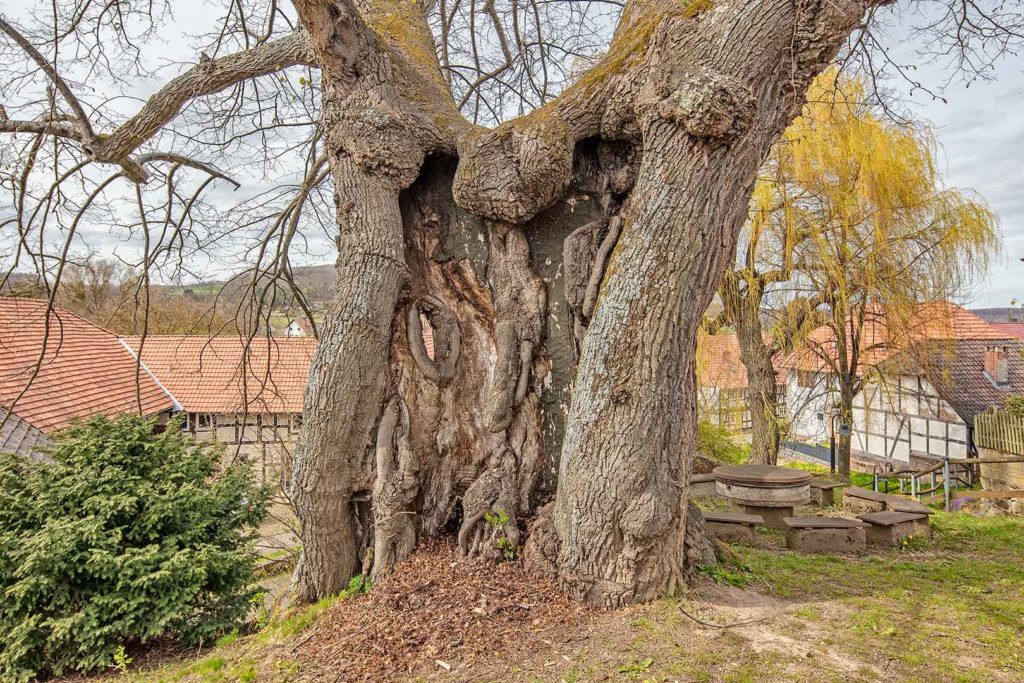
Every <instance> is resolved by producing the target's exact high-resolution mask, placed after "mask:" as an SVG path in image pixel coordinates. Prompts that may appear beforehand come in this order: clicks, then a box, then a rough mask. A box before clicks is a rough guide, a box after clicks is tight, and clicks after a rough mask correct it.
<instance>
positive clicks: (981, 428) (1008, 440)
mask: <svg viewBox="0 0 1024 683" xmlns="http://www.w3.org/2000/svg"><path fill="white" fill-rule="evenodd" d="M974 443H975V444H977V445H978V446H980V447H982V448H991V449H993V450H996V451H1002V452H1003V453H1015V454H1017V455H1024V420H1021V419H1020V418H1018V417H1016V416H1014V415H1010V414H1009V413H1004V412H999V411H995V410H989V411H986V412H984V413H982V414H981V415H977V416H976V417H975V418H974Z"/></svg>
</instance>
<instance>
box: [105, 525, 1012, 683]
mask: <svg viewBox="0 0 1024 683" xmlns="http://www.w3.org/2000/svg"><path fill="white" fill-rule="evenodd" d="M932 525H933V528H934V537H933V538H932V539H930V540H925V539H914V540H911V541H910V542H909V543H908V544H907V545H906V546H905V547H903V548H900V549H894V550H891V551H887V552H885V553H879V554H874V555H865V556H861V557H835V556H829V555H800V554H796V553H791V552H789V551H787V550H785V549H783V548H781V547H780V545H781V543H782V537H781V534H778V533H773V532H768V533H766V534H763V537H762V540H761V541H760V545H759V546H758V547H741V546H732V549H733V550H734V552H735V556H734V557H733V558H731V560H730V561H729V562H726V563H724V564H722V565H719V566H717V567H715V568H710V569H708V570H707V571H706V572H705V576H704V577H703V579H702V580H701V581H700V582H699V583H698V584H697V585H696V586H695V587H694V588H692V589H691V590H690V591H688V593H687V594H686V595H683V596H675V597H669V598H665V599H663V600H660V601H657V602H655V603H653V604H650V605H643V606H639V607H633V608H629V609H624V610H620V611H617V612H612V613H606V612H593V613H590V614H589V615H588V616H587V617H586V618H585V620H584V623H582V624H581V625H580V626H579V628H571V629H566V630H565V632H564V633H559V634H557V636H551V637H549V636H545V637H537V636H536V635H532V634H526V633H524V636H523V637H524V640H525V641H527V645H528V647H527V648H526V651H527V655H526V656H522V655H517V656H515V657H509V656H508V655H504V654H503V653H502V651H500V650H496V651H494V652H493V653H492V654H491V655H490V656H487V657H483V658H475V659H473V660H472V661H451V662H444V663H443V664H444V665H445V666H441V665H440V664H438V663H436V662H435V661H434V660H433V659H432V657H431V656H430V655H429V653H424V656H423V661H422V666H421V667H420V668H419V669H418V670H416V671H415V672H414V673H413V674H403V675H395V676H394V677H392V678H388V677H387V676H386V675H385V674H384V673H383V672H382V675H381V676H380V678H379V679H378V680H413V681H418V680H422V681H523V682H529V683H532V682H535V681H550V682H559V681H565V682H566V683H577V682H582V681H645V682H653V681H659V682H660V681H722V682H726V681H729V682H736V683H739V682H747V681H749V682H751V683H754V682H758V683H759V682H762V681H780V682H781V681H837V682H838V681H865V682H867V681H928V682H932V681H950V682H953V681H965V682H966V681H978V682H988V681H1006V682H1007V683H1009V682H1017V681H1022V680H1024V520H1022V519H1020V518H1012V517H975V516H972V515H969V514H965V513H949V514H947V513H943V512H937V513H936V514H935V515H934V516H933V523H932ZM349 599H352V600H361V599H365V597H362V596H356V597H353V598H349ZM331 607H332V605H331V601H327V602H325V603H322V604H320V605H317V606H314V607H312V608H310V609H308V610H307V611H305V612H302V613H299V614H296V615H293V616H291V618H289V619H286V620H283V621H281V622H279V623H271V624H270V625H269V626H267V627H265V629H264V630H263V631H262V632H260V633H257V634H255V635H252V636H247V637H230V638H227V639H224V640H223V641H222V642H221V643H220V644H219V645H218V647H216V648H215V649H214V650H213V651H209V652H206V653H204V654H202V655H199V656H196V655H189V656H185V657H182V658H179V659H176V660H173V661H170V662H166V663H163V664H160V665H158V666H156V667H155V668H153V669H149V670H145V671H142V672H138V671H129V672H128V673H126V674H118V675H116V676H114V677H112V678H111V680H113V679H115V678H116V680H118V681H139V682H143V681H145V682H154V683H155V682H157V681H202V682H215V681H216V682H227V681H242V682H246V681H257V680H258V681H278V682H283V681H301V680H313V679H311V678H307V677H306V676H308V674H304V671H305V670H306V669H307V667H308V665H309V664H310V663H309V662H307V661H303V660H302V659H301V658H299V657H296V655H295V652H296V648H298V646H299V645H300V644H301V643H302V641H303V639H304V638H306V637H307V635H306V634H307V632H308V631H311V630H313V629H315V628H316V624H317V620H318V618H319V617H320V616H321V615H323V614H324V613H325V612H326V611H328V610H330V609H331ZM457 636H458V634H452V637H457ZM341 637H344V636H343V634H341V633H339V638H341ZM445 667H447V668H445ZM321 670H322V669H321ZM338 680H342V681H344V680H348V679H346V678H345V677H344V676H343V675H342V674H341V673H340V672H339V678H338Z"/></svg>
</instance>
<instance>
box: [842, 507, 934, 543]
mask: <svg viewBox="0 0 1024 683" xmlns="http://www.w3.org/2000/svg"><path fill="white" fill-rule="evenodd" d="M922 518H924V519H925V520H927V519H928V515H922V514H920V513H916V512H895V511H893V510H886V511H884V512H868V513H865V514H863V515H857V519H859V520H861V521H863V522H867V523H868V527H867V529H866V539H867V544H868V545H869V546H875V547H881V548H892V547H895V546H898V545H899V544H900V543H902V542H903V541H904V540H905V539H907V538H910V537H911V536H914V535H915V522H919V521H920V520H921V519H922Z"/></svg>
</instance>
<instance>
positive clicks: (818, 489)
mask: <svg viewBox="0 0 1024 683" xmlns="http://www.w3.org/2000/svg"><path fill="white" fill-rule="evenodd" d="M846 485H847V484H843V483H840V482H838V481H829V480H828V479H811V502H812V503H815V504H816V505H818V507H823V508H826V507H831V506H832V505H835V502H836V493H835V490H836V489H838V488H842V487H843V486H846Z"/></svg>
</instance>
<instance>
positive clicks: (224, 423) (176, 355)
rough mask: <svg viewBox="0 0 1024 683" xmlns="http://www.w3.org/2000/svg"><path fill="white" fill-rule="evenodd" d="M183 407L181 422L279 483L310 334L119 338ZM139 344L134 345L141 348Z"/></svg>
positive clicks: (285, 471)
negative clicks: (305, 335) (250, 463)
mask: <svg viewBox="0 0 1024 683" xmlns="http://www.w3.org/2000/svg"><path fill="white" fill-rule="evenodd" d="M124 341H125V343H126V344H127V345H128V347H129V348H131V349H133V350H135V351H138V352H139V353H140V355H141V358H142V362H143V363H144V364H145V366H146V367H147V368H149V370H150V371H151V372H152V373H153V374H154V375H155V376H156V377H157V378H159V380H160V382H161V384H162V385H163V386H164V387H165V388H166V390H167V391H168V393H169V394H170V395H171V396H173V397H174V400H175V403H176V404H177V406H178V410H180V411H182V412H184V413H185V421H184V423H183V425H182V428H183V429H185V430H186V431H188V432H189V433H190V434H192V435H194V436H195V437H197V438H200V439H209V440H213V441H217V442H219V443H222V444H225V445H226V446H227V447H228V448H227V452H226V454H227V456H228V457H243V458H246V459H247V460H250V461H252V462H253V463H254V464H255V466H256V469H257V473H258V475H259V476H260V478H261V479H262V480H264V481H267V482H274V483H281V484H284V483H286V480H287V478H288V476H290V474H291V461H292V456H293V454H294V443H295V435H296V434H297V432H298V429H299V427H300V425H301V424H302V400H303V394H304V392H305V389H306V381H307V378H308V376H309V366H310V362H311V361H312V358H313V354H314V352H315V351H316V339H314V338H312V337H272V338H267V337H256V338H253V339H247V338H245V337H238V336H223V337H205V336H179V335H158V336H148V337H146V338H145V341H144V342H143V340H141V339H140V338H139V337H127V338H125V339H124ZM140 348H141V351H140Z"/></svg>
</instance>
